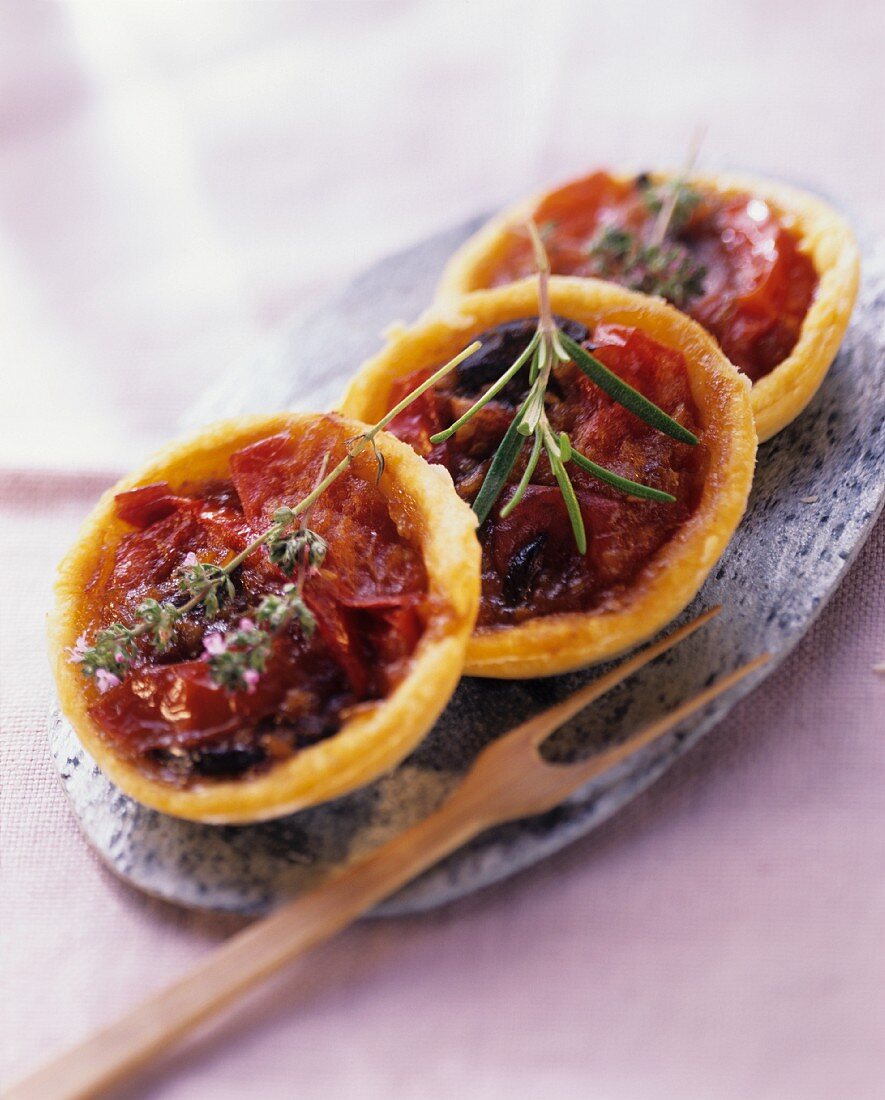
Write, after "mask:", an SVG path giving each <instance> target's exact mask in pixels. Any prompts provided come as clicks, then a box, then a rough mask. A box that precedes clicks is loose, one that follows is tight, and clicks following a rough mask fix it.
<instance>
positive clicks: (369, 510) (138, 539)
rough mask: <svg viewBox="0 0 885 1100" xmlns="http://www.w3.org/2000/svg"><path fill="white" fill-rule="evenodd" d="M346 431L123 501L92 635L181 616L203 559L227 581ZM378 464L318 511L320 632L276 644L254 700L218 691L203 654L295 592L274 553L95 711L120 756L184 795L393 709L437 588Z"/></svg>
mask: <svg viewBox="0 0 885 1100" xmlns="http://www.w3.org/2000/svg"><path fill="white" fill-rule="evenodd" d="M344 446H345V440H344V439H343V436H342V430H341V429H339V428H338V427H337V426H336V425H335V424H334V423H333V422H331V421H322V422H320V423H319V424H317V425H314V426H313V427H311V428H310V429H309V430H307V431H305V432H303V433H302V434H301V435H299V436H298V437H297V438H292V437H290V436H289V435H288V434H282V435H277V436H271V437H269V438H266V439H262V440H259V441H258V442H256V443H253V444H251V445H249V446H247V447H244V448H243V449H242V450H240V451H238V452H236V453H235V454H234V455H232V456H231V458H230V463H229V470H228V474H227V477H225V478H223V479H221V480H218V481H213V482H204V483H201V484H193V485H184V486H179V487H176V488H173V487H171V486H170V485H168V484H165V483H162V484H158V485H148V486H144V487H142V488H138V489H134V490H131V491H129V492H126V493H121V494H120V495H119V496H118V497H117V500H116V506H117V515H118V516H119V518H120V519H121V520H123V521H124V522H125V523H126V524H127V525H128V526H129V527H131V531H129V532H128V533H127V534H125V535H124V537H123V539H122V541H120V542H119V544H118V545H117V546H116V547H115V548H114V549H111V550H108V551H106V553H105V554H104V556H103V558H102V559H101V560H100V561H99V563H98V566H97V568H96V571H95V574H94V576H93V578H92V580H91V583H90V585H89V589H88V594H87V595H88V607H89V618H88V621H86V622H84V623H83V626H84V628H85V630H86V631H88V632H89V633H90V635H91V634H93V633H94V631H96V630H99V629H101V628H102V627H104V626H107V625H108V624H110V623H111V622H113V621H115V620H121V621H122V622H124V623H128V622H132V621H133V617H134V612H135V609H136V608H137V607H138V605H139V604H140V603H141V602H142V601H143V600H144V599H146V598H153V599H156V600H159V601H163V600H172V601H174V602H176V603H178V604H181V603H182V602H183V598H182V596H181V595H180V593H179V588H178V582H179V576H180V567H181V566H182V564H183V563H184V561H185V558H186V557H187V556H188V555H189V554H191V553H193V554H195V555H196V556H197V558H198V559H199V560H201V561H211V562H214V563H217V564H219V565H223V564H224V563H225V562H226V561H229V560H230V559H231V558H233V557H234V556H235V555H236V554H237V553H238V552H239V551H240V550H242V549H244V548H245V547H246V546H247V545H248V544H249V543H250V542H251V541H253V540H254V539H255V538H256V537H257V535H259V534H261V533H262V532H263V531H264V530H266V529H267V527H268V526H269V525H270V524H271V522H272V516H273V513H274V511H275V510H276V509H277V508H278V507H280V506H281V505H290V506H291V505H294V504H295V503H297V502H298V501H300V500H301V499H302V498H303V497H304V496H306V495H307V493H309V492H310V490H311V489H312V488H313V486H314V484H315V482H316V479H317V477H318V474H319V470H320V463H321V460H322V456H323V455H324V454H325V453H326V451H327V450H331V462H332V463H333V464H334V463H336V462H338V461H339V460H340V458H341V457H343V455H344ZM376 473H377V467H376V464H375V461H374V459H373V457H372V456H371V453H370V452H369V453H367V454H364V455H360V456H358V457H357V459H356V461H355V462H354V464H353V466H351V468H350V469H349V470H348V471H347V472H346V473H345V474H343V475H342V476H341V477H340V478H339V479H338V480H337V481H336V482H334V483H333V484H332V485H331V486H330V488H329V489H328V490H326V492H325V493H324V494H323V495H322V496H321V497H320V498H319V500H318V501H317V503H316V505H315V507H314V509H313V510H312V513H311V516H310V527H311V529H312V530H315V531H316V532H317V533H318V534H320V535H322V537H323V538H324V539H325V540H326V542H327V543H328V547H329V549H328V553H327V555H326V557H325V560H324V562H323V564H322V566H321V568H320V569H319V570H318V571H312V572H309V573H308V574H307V575H306V579H305V582H304V588H303V595H304V601H305V603H306V605H307V607H308V608H309V610H310V612H311V613H312V615H313V617H314V619H315V622H316V627H315V630H314V631H313V633H312V634H311V635H310V636H309V637H308V636H306V634H305V631H304V630H303V629H302V628H301V627H300V626H299V625H298V624H297V623H296V622H292V623H290V624H289V625H288V626H286V627H285V628H283V629H282V630H280V631H279V632H278V633H277V634H276V635H275V637H274V639H273V643H272V650H271V655H270V658H269V660H268V663H267V667H266V670H265V671H264V672H263V673H262V674H261V676H260V679H259V680H258V682H257V683H256V684H255V685H253V686H252V688H251V690H230V689H229V688H226V687H222V686H219V685H218V684H217V683H215V682H214V680H213V678H212V676H211V675H210V668H209V666H208V664H207V659H206V657H207V650H206V644H205V641H206V639H207V638H208V637H210V636H211V635H213V634H216V633H218V634H222V635H223V634H224V633H225V631H227V630H230V629H232V628H236V627H237V625H238V624H239V623H240V620H241V619H242V618H243V617H244V616H247V615H248V613H249V611H250V610H251V609H253V608H254V607H255V606H256V604H258V603H259V602H260V600H261V599H262V598H263V597H264V596H267V595H268V594H272V593H279V592H280V591H282V589H283V586H284V585H285V584H286V583H287V582H288V581H289V580H290V578H289V577H287V576H285V575H284V574H283V573H282V572H281V571H280V570H279V569H278V568H277V567H276V566H274V565H272V564H271V563H270V561H269V560H268V555H267V551H266V549H265V548H264V547H261V548H259V549H258V550H256V551H255V552H254V553H252V554H251V555H250V556H249V557H248V558H247V559H246V560H245V561H244V562H243V564H242V565H240V566H238V567H237V568H236V569H235V570H234V571H233V573H232V574H231V577H232V580H233V581H234V585H235V595H234V596H233V597H231V598H226V599H224V600H222V603H221V607H220V611H219V614H218V615H217V616H216V617H215V618H213V619H211V620H210V619H208V618H207V616H206V613H205V610H204V608H203V606H202V605H198V606H197V607H196V608H195V609H194V610H193V611H191V612H189V613H188V614H187V615H186V616H185V617H184V618H183V619H181V620H180V621H179V623H178V624H177V627H176V630H175V633H174V636H173V639H172V644H171V646H170V648H169V649H168V650H167V651H166V652H165V653H163V654H162V655H159V654H157V652H156V651H155V649H154V648H152V647H151V646H150V645H149V644H146V643H145V644H142V642H141V639H140V640H139V650H138V657H137V659H136V661H135V663H134V664H133V666H132V668H131V670H130V671H129V673H128V675H127V676H126V677H125V679H123V681H122V683H119V684H117V685H116V686H113V687H111V688H110V689H109V690H107V691H106V692H105V693H104V694H103V695H97V696H96V700H95V702H94V703H93V704H92V706H91V709H90V714H91V716H92V718H93V719H94V721H95V722H96V723H97V724H98V725H99V726H100V728H101V729H102V730H103V731H104V733H105V734H106V736H107V737H108V739H109V740H110V741H112V742H113V744H114V746H115V748H116V749H117V750H118V751H120V752H121V753H123V754H124V755H125V756H127V757H128V758H130V759H131V760H133V761H135V762H137V763H138V764H139V765H140V766H142V767H143V768H145V769H146V770H148V771H149V772H151V773H152V774H155V775H156V774H158V773H159V774H160V775H161V776H162V777H163V778H165V779H166V780H168V781H172V782H178V783H181V784H186V783H188V782H189V781H192V780H194V779H197V778H199V779H206V778H213V777H214V778H231V777H234V776H239V775H242V774H243V773H245V772H256V771H261V770H263V769H266V768H268V767H269V766H270V765H271V764H273V763H274V762H276V761H279V760H283V759H285V758H287V757H289V756H291V755H292V754H293V753H296V752H298V750H300V749H301V748H303V747H305V746H308V745H311V744H313V743H314V742H317V741H320V740H322V739H323V738H326V737H329V736H331V735H333V734H334V733H336V732H337V730H338V729H339V728H340V727H341V725H342V723H343V722H344V720H345V719H346V717H347V715H348V712H350V711H351V710H352V709H353V708H354V707H358V706H364V705H370V704H371V703H372V702H373V701H376V700H379V699H382V698H384V697H385V696H386V695H387V694H388V693H389V692H390V691H391V689H392V688H393V687H394V686H395V685H396V684H397V683H398V682H399V681H400V680H401V679H402V677H403V676H404V674H405V672H406V669H407V665H408V662H409V659H410V657H411V655H412V653H413V652H414V649H415V647H416V645H417V643H418V641H419V639H420V638H421V635H422V633H423V632H424V629H425V620H426V611H427V575H426V572H425V569H424V564H423V561H422V558H421V554H420V550H419V549H418V547H417V546H416V545H415V544H413V542H412V541H410V539H409V538H408V537H407V535H406V534H404V533H403V531H402V529H401V527H402V524H400V525H398V524H397V522H396V520H395V519H394V517H393V516H392V515H391V511H390V506H389V504H388V501H387V500H386V499H385V497H384V496H383V494H382V493H381V491H380V490H379V488H378V487H377V485H376Z"/></svg>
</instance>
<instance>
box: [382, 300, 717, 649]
mask: <svg viewBox="0 0 885 1100" xmlns="http://www.w3.org/2000/svg"><path fill="white" fill-rule="evenodd" d="M535 323H536V322H535V320H534V319H531V320H529V321H525V322H522V321H520V322H513V323H510V324H508V325H502V326H499V327H498V328H497V329H493V330H491V331H490V332H487V333H484V334H482V335H481V336H478V337H477V339H479V340H480V341H481V342H482V344H483V347H482V349H481V351H479V352H478V353H476V354H475V355H474V356H472V357H471V358H470V359H468V360H467V361H466V362H465V363H463V364H462V365H461V367H460V368H458V369H457V371H456V372H453V374H451V375H448V376H447V377H446V378H444V379H443V380H442V382H440V383H439V384H438V385H437V386H436V387H434V388H433V389H431V390H429V391H427V393H425V394H424V395H423V396H422V397H420V398H419V399H418V400H417V401H415V402H414V403H413V404H412V405H410V406H409V408H407V409H406V410H404V411H403V412H402V413H401V414H400V415H399V416H398V417H396V419H395V420H394V421H393V422H392V423H391V425H390V430H391V431H392V432H394V434H395V435H397V436H399V438H400V439H403V440H405V441H406V442H408V443H410V444H411V445H412V446H413V447H414V448H415V450H416V451H417V452H418V453H419V454H421V455H423V456H424V457H425V458H427V459H428V461H430V462H437V463H441V464H442V465H444V466H445V467H446V468H447V469H448V470H449V472H450V473H451V475H452V478H453V480H454V482H455V487H456V489H457V491H458V493H459V494H460V495H461V496H462V497H463V498H464V499H465V500H467V501H468V502H471V503H472V501H473V500H474V498H475V497H476V494H477V492H478V491H479V488H480V485H481V484H482V481H483V478H484V477H485V474H486V471H487V470H488V468H489V464H490V461H491V457H492V455H493V453H494V451H495V449H496V448H497V446H498V444H499V443H500V442H501V439H502V437H503V435H504V433H505V431H506V430H507V427H508V425H509V424H510V421H511V420H512V418H513V415H514V412H515V410H516V407H517V405H518V404H519V403H520V401H521V400H522V398H523V397H524V396H525V394H526V392H527V382H528V375H527V371H522V372H521V373H520V374H519V375H517V377H516V378H514V379H513V380H512V381H511V382H510V383H509V384H508V385H507V387H505V389H504V390H502V391H501V393H500V395H499V396H498V397H497V398H495V399H494V400H492V401H490V402H489V403H488V404H487V405H486V406H484V408H483V409H482V410H481V411H480V412H479V413H478V414H477V415H476V416H475V417H474V418H473V419H472V420H470V421H468V423H467V424H466V425H465V426H464V427H463V428H462V429H461V430H460V431H458V432H457V433H456V434H455V436H453V437H452V438H451V439H449V440H447V441H446V442H444V443H439V444H432V443H431V442H430V436H431V435H433V434H434V433H435V432H438V431H440V430H441V429H442V428H445V427H448V425H449V424H451V423H452V422H453V421H454V420H456V419H457V418H458V417H459V416H460V415H461V414H462V413H463V412H465V411H466V409H467V408H469V407H470V405H472V404H473V402H474V401H475V400H476V398H477V397H478V396H479V395H480V394H482V393H483V392H484V391H485V390H486V389H487V388H488V386H489V385H490V384H491V383H492V382H493V381H494V380H495V379H496V378H497V377H499V376H500V374H501V373H502V372H503V371H504V370H505V369H506V368H507V367H508V366H510V364H511V363H513V362H514V360H515V359H516V357H517V355H518V354H519V352H520V351H522V349H523V348H525V346H526V344H527V343H528V341H529V340H530V339H531V335H532V333H533V331H534V327H535ZM560 324H561V325H564V327H565V328H566V331H567V332H568V333H569V334H570V335H571V336H572V337H573V338H574V339H578V340H583V341H585V342H587V343H588V346H593V345H595V347H596V351H595V352H594V355H596V356H597V357H598V358H599V359H600V360H601V361H602V362H603V363H604V364H605V365H606V366H607V367H609V368H610V369H611V370H613V371H614V372H615V373H616V374H618V375H619V376H620V377H621V378H623V379H624V380H625V381H627V382H629V383H630V385H632V386H634V387H635V388H636V389H638V390H640V391H641V392H642V393H644V394H645V396H646V397H648V398H650V399H651V400H652V401H654V402H655V403H656V404H657V405H659V406H660V407H661V408H663V409H664V410H665V411H666V412H668V413H669V414H670V415H671V416H673V417H674V418H675V419H677V420H678V421H679V422H680V423H681V424H684V425H685V426H686V427H687V428H689V429H690V430H692V431H694V432H695V434H700V435H701V437H702V436H703V433H702V428H701V424H700V420H699V416H698V412H697V409H696V407H695V404H694V401H693V399H692V396H691V390H690V385H689V380H688V374H687V371H686V366H685V361H684V359H683V357H682V355H681V354H680V353H679V352H677V351H673V350H671V349H669V348H666V347H664V346H663V345H661V344H659V343H657V342H656V341H654V340H652V339H651V338H650V337H648V336H646V335H644V334H643V333H642V332H640V331H638V330H637V329H631V328H626V327H624V326H620V325H599V326H598V327H597V328H596V330H595V331H594V333H593V334H592V343H591V342H589V341H588V340H587V338H588V332H587V329H586V328H585V327H584V326H583V325H579V324H576V323H575V322H563V321H561V320H560ZM435 368H436V365H434V366H431V367H428V368H427V369H425V370H421V371H417V372H415V373H413V374H411V375H407V376H406V377H404V378H401V379H398V380H397V382H396V383H395V384H394V386H393V387H392V389H391V392H390V395H389V398H388V402H389V405H390V406H393V405H394V404H395V403H396V402H397V401H398V400H400V398H401V397H403V396H404V395H405V394H406V393H408V392H409V391H410V390H411V389H413V388H414V387H415V386H416V385H418V384H419V383H420V382H422V381H423V380H424V379H425V378H427V377H428V376H429V375H430V374H431V373H432V371H433V370H434V369H435ZM547 413H548V416H549V418H550V421H551V424H552V425H553V427H554V428H555V429H556V430H557V431H567V432H568V433H569V437H570V438H571V440H572V444H573V446H574V447H575V448H576V449H577V450H579V451H580V452H582V453H583V454H584V455H586V456H587V457H588V458H590V459H592V460H593V461H595V462H597V463H599V464H600V465H603V466H606V467H608V468H609V469H611V470H613V471H614V472H615V473H617V474H620V475H622V476H623V477H628V478H630V479H631V480H634V481H641V482H643V483H644V484H646V485H651V486H652V487H654V488H657V489H662V490H664V491H665V492H669V493H672V495H673V496H675V497H676V503H674V504H669V503H658V502H655V501H648V500H638V499H636V498H635V497H627V496H625V495H624V494H623V493H620V492H618V491H617V490H616V489H612V488H610V487H608V486H607V485H604V484H603V483H601V482H600V481H597V480H596V479H594V478H592V477H591V476H590V475H588V474H585V473H584V472H582V471H581V470H579V469H577V467H576V466H575V465H574V463H572V464H570V466H569V474H570V476H571V479H572V482H573V484H574V486H575V491H576V494H577V497H578V501H579V503H580V507H581V513H582V515H583V518H584V523H585V526H586V531H587V538H588V548H587V553H586V554H585V555H582V554H579V553H578V551H577V548H576V546H575V542H574V536H573V534H572V529H571V524H570V522H569V518H568V514H567V512H566V509H565V504H564V502H563V499H562V494H561V493H560V491H559V488H558V487H557V485H556V482H555V480H554V477H553V474H552V472H551V469H550V465H549V463H548V462H547V460H546V458H542V459H541V461H540V462H539V464H538V467H537V469H536V470H535V473H534V475H533V477H532V483H531V485H530V486H529V488H528V490H527V492H526V495H525V497H524V498H523V500H522V501H521V502H520V503H519V504H518V505H517V507H516V508H515V509H514V511H513V512H512V513H511V515H510V516H509V517H508V518H507V519H502V518H501V516H500V508H501V507H503V505H504V504H505V503H506V502H507V500H509V499H510V497H511V496H512V494H513V492H514V491H515V486H516V483H517V482H518V481H519V479H520V477H521V476H522V472H523V471H524V469H525V464H526V461H527V459H528V454H529V447H528V445H526V446H525V447H524V448H523V451H522V453H521V455H520V458H519V459H518V461H517V464H516V466H515V468H514V471H513V473H512V474H511V476H510V482H509V485H508V487H507V488H505V490H504V492H503V493H502V495H501V497H500V498H499V500H498V503H497V505H496V507H495V509H494V510H493V512H492V514H491V515H490V516H489V518H488V519H487V520H486V522H485V523H484V524H483V525H482V527H481V528H480V531H479V538H480V542H481V544H482V551H483V556H482V569H483V577H482V599H481V603H480V614H479V625H480V626H481V627H485V628H494V627H497V626H509V625H513V624H517V623H521V622H523V621H525V620H526V619H529V618H533V617H536V616H539V615H550V614H553V613H557V612H569V611H589V610H593V609H595V608H599V607H602V606H616V605H617V603H618V601H619V599H620V598H621V597H622V596H623V594H624V593H625V592H627V591H628V590H629V588H630V585H631V582H633V581H634V579H635V578H636V577H637V574H639V573H640V571H641V570H642V569H643V567H644V566H646V565H647V564H648V563H649V561H650V560H651V558H652V557H653V556H654V555H655V553H656V552H657V551H658V550H660V548H661V547H662V546H663V545H664V544H665V543H666V542H667V541H668V540H669V539H671V538H672V537H673V535H674V534H675V532H676V531H677V530H678V528H679V527H680V525H681V524H682V523H684V522H685V520H686V519H687V518H688V517H689V516H690V515H691V514H692V512H693V511H694V510H695V509H696V507H697V505H698V502H699V500H700V496H701V492H702V489H703V484H704V477H705V473H706V469H707V464H708V456H707V448H706V447H705V445H704V443H703V442H701V443H700V444H699V445H698V446H691V445H688V444H685V443H679V442H677V441H675V440H672V439H670V438H669V437H668V436H665V435H663V434H662V433H661V432H658V431H656V430H655V429H654V428H649V427H648V426H647V425H646V424H644V423H643V422H642V421H641V420H639V419H638V418H637V417H635V416H634V415H633V414H632V413H630V412H627V410H626V409H624V408H622V407H621V406H620V405H617V404H615V403H614V402H613V401H612V400H611V399H610V398H608V397H607V396H606V395H605V394H604V393H603V392H602V391H601V390H599V389H598V388H597V387H596V386H595V385H594V384H593V383H592V382H590V381H589V379H588V378H587V377H586V376H585V375H584V374H582V373H581V372H580V371H579V370H577V368H575V367H574V365H573V364H567V365H564V366H560V367H558V368H557V371H556V376H555V379H554V380H553V381H552V382H551V385H550V387H549V388H548V406H547Z"/></svg>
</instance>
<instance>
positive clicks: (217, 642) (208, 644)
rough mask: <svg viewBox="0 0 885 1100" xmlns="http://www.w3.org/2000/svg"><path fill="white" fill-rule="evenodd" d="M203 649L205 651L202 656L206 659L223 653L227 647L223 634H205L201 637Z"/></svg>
mask: <svg viewBox="0 0 885 1100" xmlns="http://www.w3.org/2000/svg"><path fill="white" fill-rule="evenodd" d="M203 649H205V651H206V655H205V657H204V658H203V659H204V660H207V659H208V658H209V657H217V656H218V655H219V654H220V653H224V651H225V650H226V649H227V642H226V641H225V640H224V635H223V634H218V633H217V632H216V633H212V634H207V635H206V637H205V638H204V639H203Z"/></svg>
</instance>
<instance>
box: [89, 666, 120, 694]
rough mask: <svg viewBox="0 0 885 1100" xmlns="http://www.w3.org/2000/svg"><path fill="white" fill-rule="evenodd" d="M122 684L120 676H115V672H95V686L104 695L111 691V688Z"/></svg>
mask: <svg viewBox="0 0 885 1100" xmlns="http://www.w3.org/2000/svg"><path fill="white" fill-rule="evenodd" d="M119 683H122V681H121V680H120V677H119V676H115V675H114V674H113V672H108V671H107V669H104V668H97V669H96V670H95V686H96V687H97V688H98V690H99V691H100V692H101V693H102V695H104V693H105V692H106V691H110V689H111V688H114V687H116V686H117V684H119Z"/></svg>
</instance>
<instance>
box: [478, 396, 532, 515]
mask: <svg viewBox="0 0 885 1100" xmlns="http://www.w3.org/2000/svg"><path fill="white" fill-rule="evenodd" d="M523 407H524V406H523ZM520 419H521V418H520V415H519V413H517V415H516V416H514V418H513V419H512V420H511V421H510V427H509V428H508V429H507V431H506V433H505V434H504V438H503V439H502V440H501V443H500V445H499V446H498V449H497V451H495V457H494V458H493V459H492V464H491V466H489V469H488V473H487V474H486V476H485V479H484V481H483V483H482V485H481V486H480V490H479V492H478V493H477V495H476V500H475V501H474V502H473V510H474V512H475V513H476V518H477V519H478V520H479V522H480V523H481V524H482V523H485V521H486V520H487V519H488V516H489V512H491V510H492V508H493V507H494V504H495V501H496V500H497V499H498V497H499V496H500V495H501V490H502V489H503V488H504V486H505V485H506V484H507V478H508V477H510V471H511V470H512V469H513V467H514V465H515V464H516V459H517V458H518V456H519V452H520V451H521V450H522V445H523V443H524V439H523V436H522V435H520V433H519V431H518V430H517V429H518V427H519V422H520Z"/></svg>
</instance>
